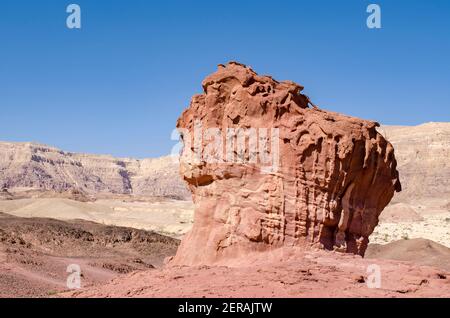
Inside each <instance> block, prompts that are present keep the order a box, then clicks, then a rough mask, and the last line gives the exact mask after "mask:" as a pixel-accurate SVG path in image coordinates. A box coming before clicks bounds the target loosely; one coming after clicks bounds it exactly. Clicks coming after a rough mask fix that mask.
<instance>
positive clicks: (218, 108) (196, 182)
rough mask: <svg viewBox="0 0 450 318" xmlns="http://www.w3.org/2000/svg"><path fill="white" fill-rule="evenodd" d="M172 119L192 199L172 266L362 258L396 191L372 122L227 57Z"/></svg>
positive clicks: (385, 148) (386, 149) (389, 152)
mask: <svg viewBox="0 0 450 318" xmlns="http://www.w3.org/2000/svg"><path fill="white" fill-rule="evenodd" d="M203 89H204V93H203V94H201V95H196V96H194V97H193V98H192V101H191V104H190V106H189V108H188V109H186V110H185V111H184V112H183V114H182V115H181V117H180V118H179V119H178V123H177V127H178V128H179V130H180V132H181V134H182V138H183V141H184V148H183V152H182V157H181V159H182V160H181V161H180V170H181V174H182V176H183V178H184V180H185V181H186V182H187V184H188V187H189V189H190V191H191V192H192V195H193V199H194V202H195V205H196V210H195V219H194V226H193V228H192V230H191V232H189V233H188V234H187V235H186V237H185V238H184V239H183V241H182V244H181V246H180V248H179V249H178V252H177V255H176V256H175V257H174V259H173V260H172V264H185V265H196V264H218V263H221V262H224V261H226V260H228V259H234V258H245V256H246V255H247V254H248V253H249V252H254V251H268V250H272V249H274V248H278V247H289V246H296V247H307V246H317V247H319V248H323V249H328V250H340V251H343V252H348V253H355V254H360V255H363V254H364V251H365V249H366V247H367V244H368V237H369V235H370V234H371V233H372V231H373V230H374V227H375V226H376V225H377V223H378V217H379V215H380V213H381V211H382V210H383V209H384V207H385V206H386V205H387V204H388V203H389V201H390V200H391V199H392V197H393V195H394V192H396V191H400V190H401V185H400V182H399V175H398V172H397V170H396V165H397V163H396V160H395V157H394V149H393V147H392V145H391V144H390V143H389V142H388V141H386V139H385V138H384V137H383V136H382V135H381V134H379V133H378V132H377V130H376V127H377V126H378V124H377V123H375V122H372V121H367V120H362V119H358V118H353V117H349V116H344V115H341V114H338V113H334V112H329V111H325V110H321V109H319V108H317V107H316V106H314V105H313V104H312V103H311V102H310V100H309V98H308V97H307V96H306V95H303V94H302V93H301V91H302V90H303V87H302V86H300V85H298V84H296V83H293V82H290V81H283V82H278V81H276V80H274V79H273V78H272V77H270V76H260V75H258V74H256V73H255V72H254V71H253V70H252V69H251V68H249V67H247V66H245V65H242V64H239V63H235V62H231V63H229V64H227V65H219V68H218V70H217V72H216V73H214V74H212V75H210V76H208V77H207V78H206V79H205V80H204V81H203Z"/></svg>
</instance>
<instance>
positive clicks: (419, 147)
mask: <svg viewBox="0 0 450 318" xmlns="http://www.w3.org/2000/svg"><path fill="white" fill-rule="evenodd" d="M378 130H379V131H380V132H381V133H382V134H384V135H385V137H387V139H388V140H389V141H390V142H391V143H392V144H393V145H394V148H395V157H396V158H397V162H398V170H399V172H400V180H401V182H402V188H403V191H402V192H400V193H398V194H397V195H396V196H395V197H394V200H396V201H405V202H409V201H421V200H423V199H424V198H427V199H430V198H436V199H450V160H449V158H450V123H426V124H423V125H419V126H382V127H381V128H379V129H378Z"/></svg>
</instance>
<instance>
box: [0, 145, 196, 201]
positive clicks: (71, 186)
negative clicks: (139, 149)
mask: <svg viewBox="0 0 450 318" xmlns="http://www.w3.org/2000/svg"><path fill="white" fill-rule="evenodd" d="M176 166H177V164H176V162H174V161H173V160H170V159H169V158H168V157H162V158H158V159H143V160H137V159H128V158H123V159H120V158H113V157H111V156H101V155H87V154H76V153H70V152H64V151H61V150H59V149H56V148H53V147H49V146H44V145H39V144H33V143H10V142H0V189H4V188H5V189H8V190H10V191H15V190H23V189H37V190H47V191H48V190H51V191H56V192H75V193H85V194H91V195H97V194H135V195H147V196H164V197H172V198H183V199H185V198H190V193H189V192H188V191H187V189H186V187H185V185H184V184H182V183H181V182H180V181H179V179H180V178H179V174H178V171H177V170H178V169H177V168H176Z"/></svg>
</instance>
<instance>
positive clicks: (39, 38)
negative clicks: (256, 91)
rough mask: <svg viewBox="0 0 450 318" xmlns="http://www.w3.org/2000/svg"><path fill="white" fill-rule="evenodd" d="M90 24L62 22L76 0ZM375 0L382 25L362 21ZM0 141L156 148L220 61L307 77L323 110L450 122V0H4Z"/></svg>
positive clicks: (384, 119)
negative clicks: (75, 27)
mask: <svg viewBox="0 0 450 318" xmlns="http://www.w3.org/2000/svg"><path fill="white" fill-rule="evenodd" d="M70 3H77V4H79V5H80V6H81V9H82V29H81V30H69V29H67V28H66V24H65V23H66V18H67V15H68V14H67V13H66V12H65V11H66V6H67V5H68V4H70ZM370 3H378V4H380V5H381V9H382V29H381V30H369V29H368V28H367V27H366V18H367V16H368V14H367V13H366V7H367V5H368V4H370ZM0 41H1V43H0V140H10V141H37V142H41V143H46V144H50V145H54V146H57V147H60V148H62V149H64V150H68V151H75V152H90V153H107V154H113V155H116V156H134V157H153V156H160V155H164V154H167V153H169V151H170V149H171V148H172V146H173V144H174V142H173V141H171V140H170V133H171V131H172V129H173V128H174V126H175V122H176V119H177V118H178V116H179V115H180V113H181V111H182V110H183V109H184V108H185V107H187V106H188V104H189V100H190V97H191V96H192V95H193V94H195V93H199V92H201V85H200V83H201V81H202V79H203V78H204V77H205V76H206V75H207V74H209V73H211V72H213V71H215V70H216V65H217V64H219V63H225V62H227V61H229V60H237V61H240V62H242V63H246V64H249V65H251V66H252V67H253V68H254V69H255V71H257V72H259V73H263V74H271V75H273V76H274V77H275V78H276V79H279V80H284V79H289V80H293V81H296V82H298V83H300V84H302V85H303V86H305V93H306V94H307V95H309V96H310V97H311V99H312V100H313V102H314V103H316V104H318V105H319V106H320V107H322V108H325V109H329V110H333V111H337V112H342V113H346V114H349V115H354V116H358V117H363V118H366V119H373V120H377V121H379V122H381V123H384V124H401V125H413V124H419V123H423V122H428V121H450V1H447V0H441V1H439V0H434V1H433V0H423V1H420V0H409V1H401V0H395V1H393V0H390V1H362V0H353V1H352V0H345V1H331V0H330V1H317V0H310V1H300V0H293V1H264V0H259V1H256V0H254V1H250V0H249V1H242V0H239V1H211V0H209V1H195V0H193V1H182V0H180V1H166V0H165V1H162V0H161V1H149V0H139V1H138V0H109V1H97V0H70V1H62V0H53V1H50V0H39V1H38V0H36V1H24V0H3V1H1V3H0Z"/></svg>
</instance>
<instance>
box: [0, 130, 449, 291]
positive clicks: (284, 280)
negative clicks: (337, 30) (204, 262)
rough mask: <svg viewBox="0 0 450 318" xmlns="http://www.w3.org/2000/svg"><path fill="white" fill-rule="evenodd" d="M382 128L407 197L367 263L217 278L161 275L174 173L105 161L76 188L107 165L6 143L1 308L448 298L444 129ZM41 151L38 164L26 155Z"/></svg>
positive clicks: (175, 229) (184, 201) (173, 272)
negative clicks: (71, 283) (58, 300)
mask: <svg viewBox="0 0 450 318" xmlns="http://www.w3.org/2000/svg"><path fill="white" fill-rule="evenodd" d="M382 129H383V132H384V133H385V134H386V135H388V136H389V138H390V140H392V143H393V144H394V146H395V148H396V156H397V158H398V160H399V171H400V175H401V178H402V179H401V180H402V184H403V191H402V192H401V193H399V194H396V195H395V196H394V199H393V200H392V202H391V203H390V204H389V205H388V207H386V208H385V210H384V211H383V212H382V214H381V215H380V220H379V224H378V226H377V227H376V228H375V231H374V233H373V234H372V235H371V236H370V238H369V239H370V244H369V247H368V249H367V252H366V255H365V258H361V257H360V256H354V255H342V254H341V253H336V252H332V253H325V252H322V251H316V250H309V251H303V252H302V251H299V252H283V253H282V254H276V253H275V254H274V255H273V257H272V258H269V259H267V258H266V259H265V260H264V261H262V260H260V259H259V260H258V255H249V257H248V258H249V260H252V259H254V263H253V265H251V264H250V265H249V263H246V264H229V266H218V267H215V266H203V267H202V266H200V267H198V266H197V267H195V266H194V267H185V266H181V267H180V266H170V265H164V264H165V262H166V263H167V260H169V259H170V258H171V257H172V256H174V255H175V253H176V250H177V248H178V246H179V243H180V241H179V240H180V239H182V238H183V236H184V235H185V234H186V233H188V232H189V231H190V229H191V228H192V225H193V220H194V208H195V205H194V204H193V203H192V201H191V200H190V199H189V196H186V192H187V190H186V189H184V188H183V187H184V186H183V182H182V180H181V179H179V178H174V177H173V176H174V175H175V176H176V175H177V173H178V172H177V171H178V166H177V165H176V164H173V163H171V164H167V160H163V161H162V162H163V163H162V162H161V161H148V162H147V163H146V164H147V165H150V166H151V167H152V168H148V169H147V168H145V169H144V168H142V166H143V165H142V163H139V162H137V161H133V160H129V161H127V163H126V165H128V166H129V167H128V169H129V170H130V171H131V172H130V173H129V174H123V173H122V172H120V171H119V170H120V169H121V168H120V167H122V166H123V164H122V163H120V162H122V161H120V160H119V164H117V161H116V160H114V159H112V158H110V157H106V158H107V159H106V160H107V162H108V164H109V165H111V166H112V168H111V169H110V170H108V172H105V171H103V172H102V173H103V174H105V175H106V176H107V178H109V183H108V182H104V183H103V182H101V181H99V180H100V179H101V178H99V179H97V178H88V179H89V180H87V181H86V182H85V183H83V184H84V185H83V184H82V183H81V181H80V180H76V179H75V181H73V182H74V183H73V186H71V185H70V184H71V183H70V182H72V181H70V180H74V178H68V176H70V175H71V174H73V173H78V171H77V169H80V167H81V166H82V164H78V163H77V162H76V160H75V159H77V158H79V160H81V161H80V162H84V163H85V162H87V163H88V166H89V169H88V170H87V172H86V170H83V171H84V172H83V173H85V174H86V175H88V174H89V173H90V174H96V173H95V171H96V169H98V166H101V164H100V163H98V162H97V160H104V159H103V157H100V159H99V158H98V157H94V158H95V160H93V159H92V158H90V157H89V155H82V156H78V155H73V154H71V155H70V156H65V155H62V156H61V153H62V152H59V151H57V150H54V149H53V148H50V150H48V149H47V148H45V147H43V146H33V145H32V144H26V145H19V146H16V145H14V144H12V143H7V145H6V146H4V145H3V147H6V148H7V149H8V151H9V152H10V154H14V155H11V156H6V155H5V152H3V154H4V156H3V157H2V160H3V161H1V160H0V176H1V180H3V185H2V187H3V190H2V191H1V192H0V269H1V271H0V297H165V296H168V297H177V296H180V297H189V296H191V297H236V296H239V297H242V296H248V297H254V296H267V297H271V296H277V297H340V296H356V297H373V296H375V297H423V296H425V297H426V296H433V297H435V296H441V297H450V280H449V277H450V274H449V273H450V267H449V264H450V187H449V185H448V180H449V178H448V177H449V176H450V167H449V164H448V160H447V158H448V156H449V151H450V150H449V149H450V146H449V145H450V124H443V123H436V124H435V123H430V124H425V125H421V126H417V127H397V126H395V127H391V126H383V127H382ZM24 149H25V150H24ZM30 149H31V150H30ZM40 151H42V153H41V156H40V157H39V159H36V156H35V155H33V156H31V155H29V154H28V152H30V153H39V152H40ZM49 154H50V155H51V156H57V157H58V158H56V159H57V162H62V164H61V166H60V167H58V168H55V163H54V162H53V163H51V162H52V160H53V159H52V160H50V159H48V158H45V156H46V155H49ZM17 158H21V160H22V161H20V160H18V159H17ZM67 158H70V159H67ZM74 158H75V159H74ZM10 159H11V160H10ZM56 159H55V160H56ZM63 159H64V160H63ZM77 160H78V159H77ZM49 162H50V164H49ZM149 162H150V163H151V164H150V163H149ZM47 165H49V167H50V168H48V169H47ZM70 169H75V170H76V171H71V170H70ZM115 169H118V171H115ZM133 169H134V170H133ZM152 169H154V170H152ZM158 169H159V170H158ZM43 171H45V173H44V172H43ZM111 171H113V172H111ZM133 171H134V172H133ZM142 171H144V172H142ZM417 172H418V173H419V174H420V178H418V177H417V176H416V175H417ZM80 173H81V172H80ZM133 173H135V174H133ZM137 173H143V174H144V175H143V176H139V175H137ZM122 175H126V176H127V178H128V179H126V180H123V179H120V180H117V176H119V177H120V178H121V176H122ZM43 176H45V178H43ZM148 176H150V177H148ZM52 178H53V179H55V180H56V181H55V183H52V182H53V181H52V180H53V179H52ZM105 178H106V177H105ZM148 178H150V179H151V180H152V181H151V182H150V183H151V184H150V185H147V186H146V188H145V189H144V190H142V191H141V190H139V191H136V193H133V190H135V189H137V188H138V187H139V186H140V184H142V183H140V182H144V181H142V180H146V181H145V182H149V179H148ZM160 179H161V180H163V181H161V182H159V180H160ZM12 180H15V181H14V183H13V182H12ZM20 180H22V181H20ZM43 180H45V182H44V181H43ZM127 182H128V183H127ZM145 182H144V183H145ZM48 184H51V185H52V187H51V188H50V189H48V188H45V186H46V185H48ZM123 184H125V186H124V188H121V187H122V186H123ZM127 184H128V185H130V184H133V186H131V187H128V186H126V185H127ZM53 185H55V186H53ZM68 185H69V186H68ZM111 189H112V190H111ZM266 256H267V255H266ZM280 260H281V261H280ZM250 263H251V262H250ZM70 264H78V265H80V266H81V268H82V289H81V290H76V291H71V290H69V289H68V287H67V285H66V279H67V276H68V273H67V266H68V265H70ZM370 264H378V265H379V266H381V267H382V269H383V275H384V276H383V277H384V278H383V282H384V283H383V284H384V285H383V286H382V288H381V289H370V288H367V286H366V283H367V271H366V269H367V266H369V265H370ZM293 273H295V275H293ZM323 286H327V288H323Z"/></svg>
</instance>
